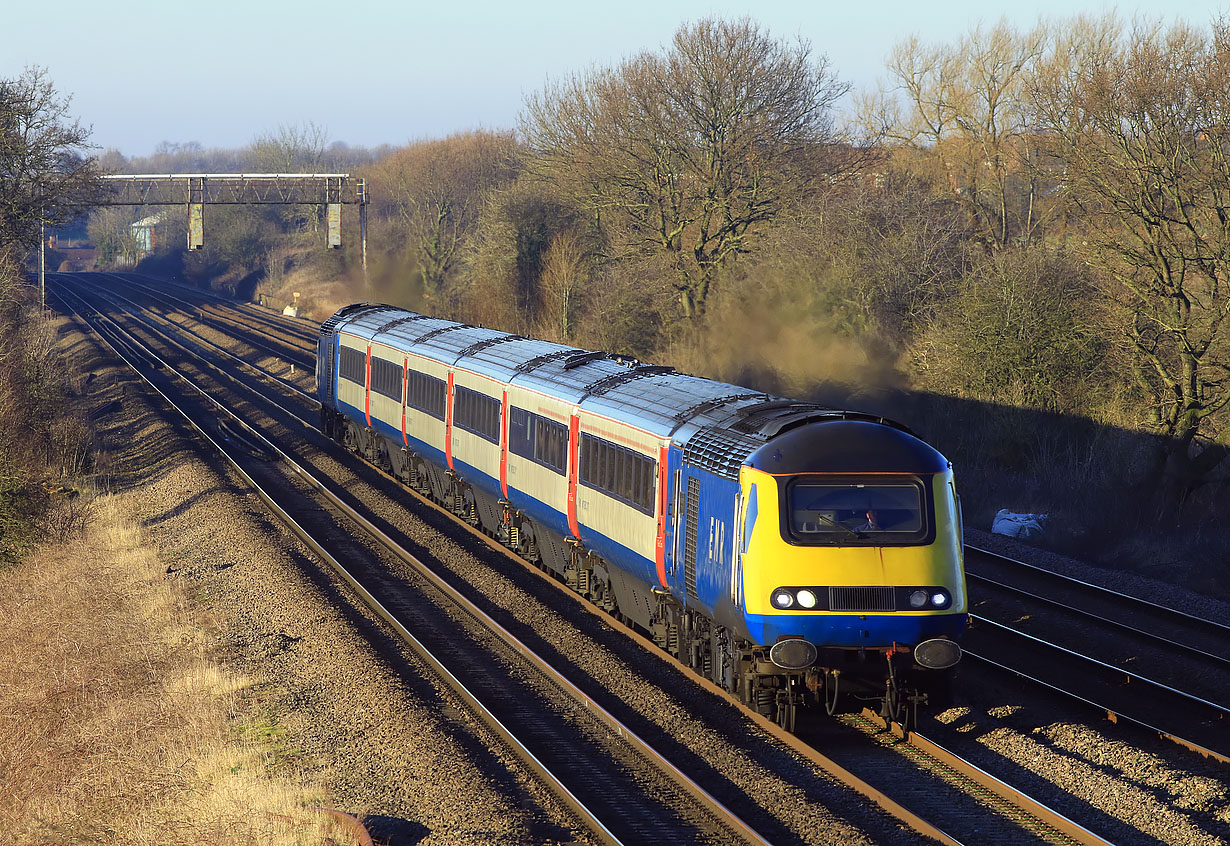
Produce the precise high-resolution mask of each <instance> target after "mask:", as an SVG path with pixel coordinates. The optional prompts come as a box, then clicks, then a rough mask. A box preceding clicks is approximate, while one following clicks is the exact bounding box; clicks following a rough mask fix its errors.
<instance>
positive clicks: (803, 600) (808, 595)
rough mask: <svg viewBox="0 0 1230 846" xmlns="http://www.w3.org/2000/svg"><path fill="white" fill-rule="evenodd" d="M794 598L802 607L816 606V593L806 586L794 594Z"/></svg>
mask: <svg viewBox="0 0 1230 846" xmlns="http://www.w3.org/2000/svg"><path fill="white" fill-rule="evenodd" d="M794 598H795V599H797V600H798V601H799V604H800V605H802V606H803V607H804V608H815V607H816V595H815V594H814V593H812V592H811V591H810V590H807V589H806V588H805V589H803V590H801V591H799V592H798V593H796V594H795V595H794Z"/></svg>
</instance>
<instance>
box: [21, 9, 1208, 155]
mask: <svg viewBox="0 0 1230 846" xmlns="http://www.w3.org/2000/svg"><path fill="white" fill-rule="evenodd" d="M4 7H5V8H4V10H3V11H2V12H0V21H2V23H0V33H3V35H2V36H0V44H2V46H0V79H5V78H12V77H15V76H17V75H19V74H20V73H21V72H22V71H23V69H24V68H26V67H27V66H30V65H37V66H40V67H42V68H45V69H46V70H47V71H48V75H49V77H50V79H51V80H52V81H53V82H54V84H55V86H56V88H57V90H58V91H59V92H60V93H62V94H68V95H71V96H72V103H71V105H70V114H71V115H72V116H73V117H75V118H77V119H79V120H80V121H81V123H82V124H83V125H84V126H87V127H91V128H92V136H91V140H92V142H93V143H94V144H95V145H97V146H98V147H99V148H100V150H105V149H109V148H114V149H118V150H119V151H120V152H121V153H123V154H124V155H126V156H141V155H147V154H149V153H151V152H153V151H154V148H155V147H156V146H157V145H158V144H159V143H160V142H163V141H168V142H172V143H185V142H192V141H195V142H198V143H200V144H201V145H203V146H204V147H206V148H214V147H221V148H237V147H242V146H244V145H246V144H248V143H249V142H251V141H252V140H253V139H254V138H255V137H257V136H260V135H267V134H270V133H274V132H276V131H277V130H278V129H279V128H280V127H283V126H287V127H299V126H303V125H305V124H307V123H308V122H311V123H314V124H316V125H317V126H320V127H323V128H324V129H325V130H326V132H327V135H328V140H329V141H330V142H332V141H343V142H346V143H347V144H350V145H352V146H364V147H375V146H378V145H381V144H392V145H403V144H406V143H408V142H411V141H416V140H421V139H426V138H442V137H444V136H447V135H449V134H451V133H454V132H463V131H466V130H473V129H511V128H514V127H515V126H516V122H517V116H518V114H519V113H520V111H521V108H522V105H523V103H524V101H525V98H526V96H527V95H529V94H532V93H534V92H535V91H538V90H540V89H541V88H542V86H543V85H544V83H546V82H547V81H548V80H551V79H562V78H567V77H569V76H572V75H574V74H578V73H584V72H585V71H587V70H589V69H591V68H595V67H605V66H610V65H614V64H617V63H618V62H619V61H620V60H621V59H623V58H625V57H628V56H631V55H634V54H636V53H639V52H641V51H644V50H650V51H657V50H660V49H662V48H663V47H664V46H665V45H667V44H668V43H669V41H670V39H671V36H672V35H673V34H674V32H675V30H677V29H678V28H679V27H680V26H681V25H683V24H685V23H688V22H692V21H696V20H698V19H701V18H704V17H710V16H715V17H722V18H727V19H735V18H740V17H743V16H748V17H751V18H752V19H753V20H755V21H756V22H757V23H759V24H760V25H761V26H762V27H763V28H765V29H767V30H768V31H769V33H770V34H772V35H773V36H776V37H779V38H785V39H795V38H802V39H804V40H805V41H807V42H809V43H810V45H811V48H812V51H813V53H814V54H817V55H823V56H826V57H827V58H828V60H829V62H830V66H831V69H832V70H833V71H835V72H836V74H837V76H838V78H839V79H841V80H843V81H846V82H849V83H851V85H852V86H853V87H854V89H856V90H869V89H874V88H875V86H876V85H877V84H878V82H879V81H881V80H884V79H885V77H886V75H885V72H884V67H885V59H886V57H887V56H888V54H889V52H890V51H891V49H892V48H893V46H894V45H895V44H897V43H899V42H900V41H902V40H903V39H905V38H907V37H909V36H911V35H916V36H918V37H919V38H920V39H922V40H923V41H924V42H927V43H936V44H941V43H952V42H954V41H956V40H957V39H958V38H960V36H961V35H963V34H965V33H966V32H968V31H969V30H970V29H971V28H972V27H973V26H976V25H978V24H980V23H981V24H983V25H987V26H989V25H991V24H994V23H995V22H996V21H998V20H999V19H1000V18H1001V17H1003V18H1006V19H1007V20H1008V21H1009V22H1010V23H1012V24H1014V25H1016V26H1018V27H1020V28H1025V27H1028V26H1031V25H1032V24H1033V23H1035V22H1036V21H1037V20H1038V18H1039V17H1045V18H1048V19H1051V20H1062V19H1064V18H1067V17H1069V16H1071V15H1074V14H1078V13H1088V14H1102V13H1104V12H1108V11H1112V10H1113V11H1115V12H1117V13H1118V15H1119V16H1120V17H1121V18H1124V19H1127V20H1131V19H1132V18H1133V17H1134V16H1137V15H1140V16H1144V17H1146V18H1149V19H1160V20H1162V21H1164V22H1167V23H1169V22H1172V21H1173V20H1175V18H1176V15H1181V16H1182V17H1183V18H1184V19H1185V20H1187V21H1189V22H1191V23H1195V24H1202V25H1207V24H1208V23H1209V22H1210V21H1212V20H1213V19H1214V18H1215V17H1217V16H1219V15H1221V14H1223V13H1227V12H1230V0H1221V2H1204V0H1183V1H1182V2H1179V3H1176V2H1175V0H1135V2H1121V3H1118V4H1113V3H1106V2H1100V0H1097V1H1096V2H1095V0H1034V2H1032V3H1022V2H1019V0H1018V2H1014V3H1010V2H999V0H982V2H976V1H975V0H954V2H945V0H930V2H922V0H916V2H898V0H837V1H836V2H834V0H806V2H805V1H804V0H795V2H785V0H741V2H740V1H739V0H708V1H707V2H706V0H615V2H595V1H594V0H571V2H561V1H560V0H549V2H538V0H520V2H512V0H503V2H493V0H433V2H431V3H425V2H422V0H386V1H385V2H376V0H328V2H323V1H322V0H296V2H286V0H211V2H204V3H201V2H196V3H186V2H179V0H160V2H138V1H137V0H109V2H99V0H58V2H56V3H49V4H48V5H46V6H44V5H42V4H41V3H37V2H31V0H7V2H6V3H5V4H4Z"/></svg>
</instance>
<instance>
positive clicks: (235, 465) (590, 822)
mask: <svg viewBox="0 0 1230 846" xmlns="http://www.w3.org/2000/svg"><path fill="white" fill-rule="evenodd" d="M72 296H74V297H77V295H76V294H72ZM77 298H78V299H79V300H81V302H82V304H83V305H85V306H86V307H90V308H92V307H91V306H89V304H88V302H87V301H85V300H84V299H82V298H80V297H77ZM65 307H66V308H68V309H69V310H70V311H71V312H73V313H74V314H77V315H78V316H79V317H80V318H81V320H82V322H84V323H85V324H86V325H87V326H90V328H91V329H93V331H94V333H95V334H96V335H97V336H98V337H99V339H100V340H102V341H103V342H104V343H106V344H107V346H108V347H110V348H111V351H112V352H113V353H114V354H115V355H116V356H117V357H118V358H119V359H120V360H121V361H123V362H124V363H125V364H127V365H128V366H129V368H131V369H132V371H133V372H134V373H136V374H137V375H138V376H140V377H141V379H142V380H143V381H144V382H145V383H146V384H147V385H148V386H149V387H150V388H151V389H152V390H153V391H154V392H155V393H157V394H158V396H160V397H162V399H163V401H165V402H166V403H167V404H168V405H169V406H170V407H171V408H173V409H174V410H175V411H177V412H179V414H180V415H182V416H183V418H184V419H185V420H186V421H187V422H188V424H189V425H190V426H191V427H192V428H193V429H194V430H196V432H197V434H198V436H199V437H201V438H202V439H203V440H205V442H206V443H208V444H209V445H210V446H211V447H213V449H214V450H216V451H217V452H218V454H219V455H221V456H222V457H223V458H224V459H226V461H227V462H228V463H229V464H230V465H231V467H232V469H233V470H234V471H235V472H236V473H238V474H239V476H240V477H241V478H242V479H243V480H244V482H245V484H247V485H248V486H249V487H250V488H251V489H252V491H253V492H254V493H256V494H257V496H259V497H260V498H261V500H262V501H264V503H265V505H266V506H267V507H268V508H269V509H270V510H271V511H272V512H273V514H274V516H275V517H277V518H278V520H280V521H281V522H282V523H283V524H284V525H285V526H286V527H287V528H289V529H290V530H291V532H292V533H294V535H295V536H296V537H298V538H299V539H300V540H301V541H303V543H305V544H306V545H307V546H308V548H309V549H311V550H312V552H313V553H314V554H315V555H317V556H319V557H320V559H321V560H322V561H324V562H325V563H326V564H327V565H328V566H329V567H330V568H332V569H333V570H334V571H335V572H336V573H337V574H338V575H339V576H340V577H341V578H342V579H343V580H344V581H345V582H346V583H347V584H349V585H350V587H351V588H352V589H353V590H354V591H355V592H356V593H357V594H358V595H359V597H360V598H361V599H362V601H363V602H364V604H366V605H367V606H368V607H369V608H370V609H371V610H372V611H373V612H374V613H376V614H377V616H379V617H380V618H381V619H382V620H384V621H385V623H387V624H388V625H389V626H390V627H392V628H393V630H394V631H395V632H396V633H397V635H398V636H399V637H400V638H401V639H402V640H403V642H405V643H406V644H407V645H408V646H410V647H411V649H413V650H414V652H415V654H416V655H418V656H419V658H421V659H422V660H423V661H424V662H426V663H427V664H428V665H429V666H430V667H431V668H432V670H433V671H435V672H436V673H437V674H438V675H439V676H440V678H441V679H442V680H444V681H445V683H446V684H447V685H448V686H449V688H450V689H452V690H453V691H454V692H456V693H457V694H458V695H460V696H461V697H462V699H463V700H465V702H466V703H467V704H468V705H469V707H470V708H472V709H473V710H474V713H475V714H476V715H477V716H478V717H479V718H480V719H482V721H483V722H484V724H486V725H487V726H488V728H490V729H492V730H493V731H494V732H495V733H496V734H497V735H499V736H500V737H501V738H502V739H503V740H504V742H506V743H507V744H508V745H509V748H510V749H512V750H513V751H514V752H515V753H516V755H517V757H518V758H519V759H520V760H522V761H523V762H524V763H526V764H528V765H529V766H530V767H531V768H532V769H533V770H534V771H535V772H536V773H538V775H539V777H540V778H542V779H543V782H544V783H545V784H546V785H547V786H549V787H550V788H551V790H552V792H553V793H555V794H556V795H557V796H558V797H559V798H560V799H561V800H562V801H564V802H565V804H567V805H568V807H569V809H570V810H571V811H572V812H573V813H575V814H577V816H578V817H579V818H580V819H581V820H582V821H583V823H584V824H585V825H586V826H587V827H589V828H590V829H591V830H592V831H594V832H595V833H597V834H598V835H599V837H600V839H601V840H602V841H603V842H605V843H612V844H618V843H620V841H619V839H618V838H616V837H615V836H614V835H613V834H612V833H611V832H610V830H609V829H608V828H607V827H606V825H605V824H604V823H603V822H602V821H601V820H599V819H598V817H597V816H596V815H594V814H593V812H591V811H590V810H589V809H588V808H587V807H586V806H585V805H584V804H583V803H582V802H581V800H580V799H578V798H577V797H576V796H575V795H574V794H573V793H572V791H571V790H569V789H568V788H567V786H565V785H564V784H563V783H562V782H561V781H560V780H559V779H557V778H556V777H555V775H554V774H553V773H552V772H551V771H550V770H549V769H547V767H546V766H545V765H544V764H542V762H540V761H539V760H538V758H537V757H536V756H535V755H534V754H533V753H532V752H530V750H529V749H528V748H526V747H525V746H524V744H522V743H521V741H520V740H519V739H518V738H517V737H516V735H515V734H514V733H513V732H512V730H510V729H509V728H508V727H507V726H505V725H503V723H502V722H500V720H499V719H498V718H497V717H496V716H495V715H494V714H492V713H491V712H490V711H488V710H487V709H486V707H485V706H484V705H483V704H482V702H481V701H480V700H479V699H478V698H477V697H476V696H475V695H474V694H473V693H471V692H470V690H469V689H468V688H467V687H466V685H465V683H464V682H462V681H461V680H460V679H459V678H457V677H456V676H455V675H453V673H451V672H450V671H449V670H448V668H447V667H445V666H444V665H443V664H442V663H440V661H439V660H438V659H437V658H436V657H435V655H433V654H432V653H431V651H430V650H429V649H428V648H427V647H426V646H425V645H424V644H423V643H422V642H421V641H419V640H418V638H416V637H415V636H414V634H413V633H412V632H411V631H410V630H409V629H407V628H406V627H405V626H404V625H402V623H401V622H400V621H399V620H398V619H397V618H396V616H395V615H394V614H393V613H392V612H390V611H389V610H388V609H387V608H385V606H384V605H383V604H382V603H381V602H380V601H379V599H377V598H376V597H375V596H374V595H373V594H372V593H371V592H370V591H368V590H367V588H365V587H364V586H363V585H362V584H361V583H360V582H359V581H358V579H356V578H355V577H354V576H353V575H352V574H351V573H350V571H349V570H348V569H347V568H346V566H345V565H344V564H342V562H341V561H339V560H338V559H337V558H335V557H334V556H333V555H332V553H330V552H329V551H328V549H326V548H325V547H324V545H323V544H321V543H320V542H319V541H318V540H317V539H316V537H315V536H314V535H313V534H312V533H311V532H309V531H308V530H307V529H305V528H304V527H303V526H302V524H300V523H299V522H298V521H297V520H295V518H294V517H292V516H291V515H290V514H289V513H288V512H287V511H286V510H285V509H283V508H282V506H281V505H279V504H278V502H277V501H276V500H275V499H274V498H273V496H272V495H271V494H269V493H268V492H267V491H266V490H265V489H264V488H263V487H262V486H261V485H260V484H259V483H258V482H257V481H256V480H255V479H254V478H253V477H252V476H251V475H250V474H249V473H248V472H247V471H246V470H245V469H244V468H243V465H242V464H241V462H239V461H237V460H236V459H235V458H234V457H233V456H232V455H231V454H230V453H229V452H228V451H227V449H226V447H224V446H223V444H222V443H220V442H219V441H218V440H217V439H215V438H214V437H213V436H212V435H210V434H209V432H208V431H207V430H206V429H205V428H204V427H203V426H201V425H200V424H198V423H197V422H196V420H194V419H193V418H192V416H191V415H190V414H188V412H186V411H185V410H184V409H183V408H182V407H181V406H180V405H179V404H178V403H177V402H176V401H175V400H174V399H173V398H171V397H170V396H168V395H167V394H166V393H165V392H164V391H163V390H162V389H161V388H159V387H158V385H157V384H156V383H155V382H154V381H153V380H152V379H150V378H149V377H148V376H146V375H145V374H144V373H142V372H141V370H140V368H138V367H137V366H136V365H135V364H134V363H133V362H131V361H130V360H129V359H128V358H127V357H126V356H125V355H124V354H123V353H122V352H120V350H119V348H118V347H117V346H116V345H114V344H112V343H111V340H110V338H108V337H107V336H106V334H105V333H104V332H103V331H101V330H100V329H99V328H98V327H97V326H94V325H93V323H91V322H90V321H89V320H88V319H87V318H86V317H85V315H84V314H83V313H81V312H80V311H78V310H77V309H74V308H73V307H72V306H71V305H69V304H68V303H65ZM94 311H95V313H96V314H97V315H98V317H99V320H100V321H110V322H112V323H113V324H114V321H111V319H110V318H109V317H107V316H106V315H103V314H102V313H101V312H98V311H97V310H96V309H94ZM114 325H115V328H114V329H112V330H110V331H113V332H117V333H119V335H121V336H125V335H127V333H126V332H125V330H123V328H122V327H119V326H118V324H114ZM125 343H137V344H140V342H139V341H136V339H132V338H131V336H128V340H127V341H126V342H125ZM142 346H144V345H142ZM146 352H147V354H148V355H149V356H150V357H152V358H153V359H157V360H161V359H160V358H159V357H158V356H157V354H155V353H154V352H153V351H152V350H149V349H148V348H146ZM162 366H163V367H169V365H167V364H166V362H165V361H164V362H162ZM176 375H178V376H179V377H180V378H181V379H182V380H183V381H184V382H185V383H187V385H188V386H189V387H191V388H193V389H194V390H196V391H197V392H198V393H200V394H201V396H203V397H205V399H206V400H208V401H209V402H210V403H211V404H212V405H213V406H214V407H215V408H217V409H218V410H219V411H221V412H223V413H224V414H227V415H230V416H231V417H233V418H234V419H235V421H236V422H238V423H239V425H240V426H241V427H243V428H245V429H248V431H250V432H252V434H253V435H255V436H256V437H258V438H261V439H262V440H263V437H262V436H261V435H259V433H257V432H255V431H254V430H251V429H250V428H249V427H248V426H247V425H246V424H245V423H243V421H242V420H240V419H239V418H238V417H235V416H234V415H233V414H232V413H231V412H230V411H228V410H227V409H226V408H225V407H224V406H223V405H222V404H221V403H219V402H217V401H216V400H214V398H213V397H211V396H209V394H208V392H206V391H204V390H203V389H201V388H200V387H199V386H197V385H195V384H193V383H192V382H191V380H189V379H187V378H186V377H184V376H182V374H178V373H177V374H176ZM270 446H271V447H272V445H270ZM273 449H275V450H276V447H273ZM480 613H481V612H480Z"/></svg>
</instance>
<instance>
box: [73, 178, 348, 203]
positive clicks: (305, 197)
mask: <svg viewBox="0 0 1230 846" xmlns="http://www.w3.org/2000/svg"><path fill="white" fill-rule="evenodd" d="M103 178H104V179H105V180H106V181H107V183H108V184H109V185H110V186H111V187H112V188H113V192H112V193H111V195H110V196H108V197H104V198H103V199H101V200H100V201H99V202H98V205H110V206H147V205H148V206H158V205H162V206H176V205H181V204H185V203H228V204H250V203H274V204H281V205H289V204H304V205H327V204H329V203H337V204H343V205H346V204H352V205H366V204H367V186H366V183H365V181H364V180H363V179H357V178H353V177H351V175H350V174H348V173H157V174H151V173H139V174H131V175H129V174H116V175H114V176H105V177H103Z"/></svg>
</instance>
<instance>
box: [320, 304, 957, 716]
mask: <svg viewBox="0 0 1230 846" xmlns="http://www.w3.org/2000/svg"><path fill="white" fill-rule="evenodd" d="M316 375H317V386H318V393H319V398H320V402H321V414H322V427H323V429H324V431H325V432H327V433H328V434H329V435H330V436H332V437H334V438H336V439H337V440H339V441H341V442H343V443H345V444H346V445H347V446H348V447H350V448H351V449H352V450H354V451H356V452H358V453H359V454H361V455H363V456H364V457H365V458H366V459H367V460H369V461H371V462H372V463H374V464H376V465H378V466H380V467H383V468H384V469H386V470H387V471H388V472H390V473H391V474H393V475H394V476H396V477H397V478H399V479H400V480H402V481H403V482H404V483H405V484H407V485H409V486H411V487H413V488H415V489H417V490H419V491H420V492H422V493H424V494H425V495H428V496H430V497H432V498H433V499H435V500H437V501H438V502H441V503H443V504H445V505H447V506H448V507H449V508H451V509H452V510H453V511H454V512H455V513H456V514H457V515H458V516H460V517H461V518H463V519H465V520H467V521H469V522H470V523H471V524H473V525H476V526H480V527H481V528H482V529H483V530H484V531H485V532H487V533H488V534H490V535H492V536H493V537H496V538H498V539H500V540H501V541H502V542H503V543H505V544H506V545H508V546H509V547H511V548H512V549H514V550H515V551H516V552H518V553H519V554H520V555H522V556H524V557H526V558H528V559H530V560H532V561H535V562H537V563H539V564H540V565H541V566H543V567H545V568H546V569H548V570H550V571H551V572H553V573H554V574H556V576H558V577H559V578H561V579H562V580H564V581H565V582H567V583H568V584H569V585H570V586H571V587H573V588H574V589H575V590H577V591H578V592H580V593H582V594H583V595H585V596H587V597H588V598H589V599H590V600H592V601H593V602H595V603H597V604H599V605H600V606H602V607H604V608H606V609H608V610H610V611H612V612H614V613H616V614H617V615H620V616H621V617H622V618H624V619H627V620H628V621H630V622H631V623H634V624H636V625H638V626H640V627H641V628H643V629H644V630H646V631H647V632H650V633H651V634H652V635H653V637H654V638H655V640H656V641H657V642H658V643H659V645H661V646H662V647H663V648H665V649H667V650H669V651H670V652H672V653H673V654H675V655H676V656H677V657H679V658H680V659H681V660H683V661H684V662H685V663H688V664H689V665H690V666H692V667H694V668H695V669H697V670H698V671H699V672H701V673H702V674H704V675H706V676H708V677H710V678H712V679H713V680H715V681H717V682H718V683H719V684H722V685H723V686H725V687H726V688H727V689H729V690H732V691H734V692H737V693H738V694H739V695H740V696H741V697H742V698H743V699H744V701H745V702H747V703H748V704H749V705H752V706H753V707H756V708H757V709H758V710H760V711H761V712H762V713H765V714H767V715H770V716H773V717H775V718H776V719H778V721H779V722H781V723H782V724H783V725H791V724H792V723H793V720H794V713H795V707H796V706H797V705H800V704H803V703H806V702H811V701H819V700H820V699H821V698H823V700H824V701H825V702H826V705H827V707H828V709H829V710H830V711H834V710H836V709H837V708H838V707H840V706H841V702H842V700H843V699H847V700H848V699H849V697H851V696H853V697H856V698H862V699H868V700H874V701H878V702H879V703H881V706H882V708H883V709H884V711H885V713H886V714H887V715H888V716H890V717H893V718H895V719H901V720H903V721H904V720H906V719H908V718H909V717H910V715H911V714H912V712H913V708H914V707H915V706H916V704H917V703H918V702H920V701H923V700H925V698H926V693H925V691H926V690H928V689H931V690H934V689H938V688H941V687H943V684H944V683H946V681H947V677H948V670H949V669H950V668H951V667H952V666H953V665H955V664H956V662H957V660H958V659H959V657H960V648H959V647H958V646H957V644H956V641H957V638H958V637H959V635H960V633H961V631H962V630H963V628H964V625H965V619H966V615H965V611H966V609H965V587H964V575H963V572H962V566H961V541H960V517H959V501H958V499H957V497H956V490H955V487H954V486H953V482H952V472H951V467H950V466H949V464H948V462H947V461H946V460H945V459H944V458H943V456H941V455H940V454H939V453H938V452H936V451H935V450H934V449H932V448H931V447H929V446H928V445H926V444H925V443H923V442H922V441H920V440H918V439H917V438H915V437H914V436H913V435H912V434H910V433H909V432H908V431H907V430H905V429H904V428H903V427H901V426H899V425H897V424H894V423H891V422H890V421H887V420H883V419H880V418H876V417H871V416H867V415H861V414H857V413H853V412H847V411H841V410H836V409H830V408H824V407H821V406H817V405H815V404H813V403H801V402H795V401H792V400H788V399H782V398H779V397H772V396H768V395H766V394H763V393H761V392H757V391H751V390H748V389H745V388H740V387H738V386H735V385H728V384H722V383H719V382H713V381H710V380H707V379H700V378H697V377H694V376H687V375H684V374H679V373H675V372H673V371H672V370H671V369H670V368H666V367H658V366H652V365H645V364H642V363H640V362H638V361H635V360H631V359H628V358H625V357H620V356H611V355H608V354H606V353H601V352H591V351H587V350H579V349H574V348H570V347H565V346H561V345H558V344H552V343H549V342H546V341H539V340H533V339H529V338H523V337H519V336H516V335H510V334H507V333H503V332H497V331H493V330H490V329H482V328H479V327H475V326H469V325H465V324H460V323H454V322H451V321H446V320H440V319H438V318H432V317H428V316H425V315H420V314H413V313H410V312H405V311H402V310H400V309H396V308H393V307H390V306H383V305H373V304H366V303H364V304H358V305H353V306H347V307H346V308H343V309H342V310H340V311H339V312H338V313H337V314H336V315H334V316H333V317H332V318H330V319H329V320H328V321H326V322H325V323H324V324H323V325H322V327H321V337H320V341H319V351H318V363H317V374H316ZM920 597H921V599H920Z"/></svg>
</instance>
